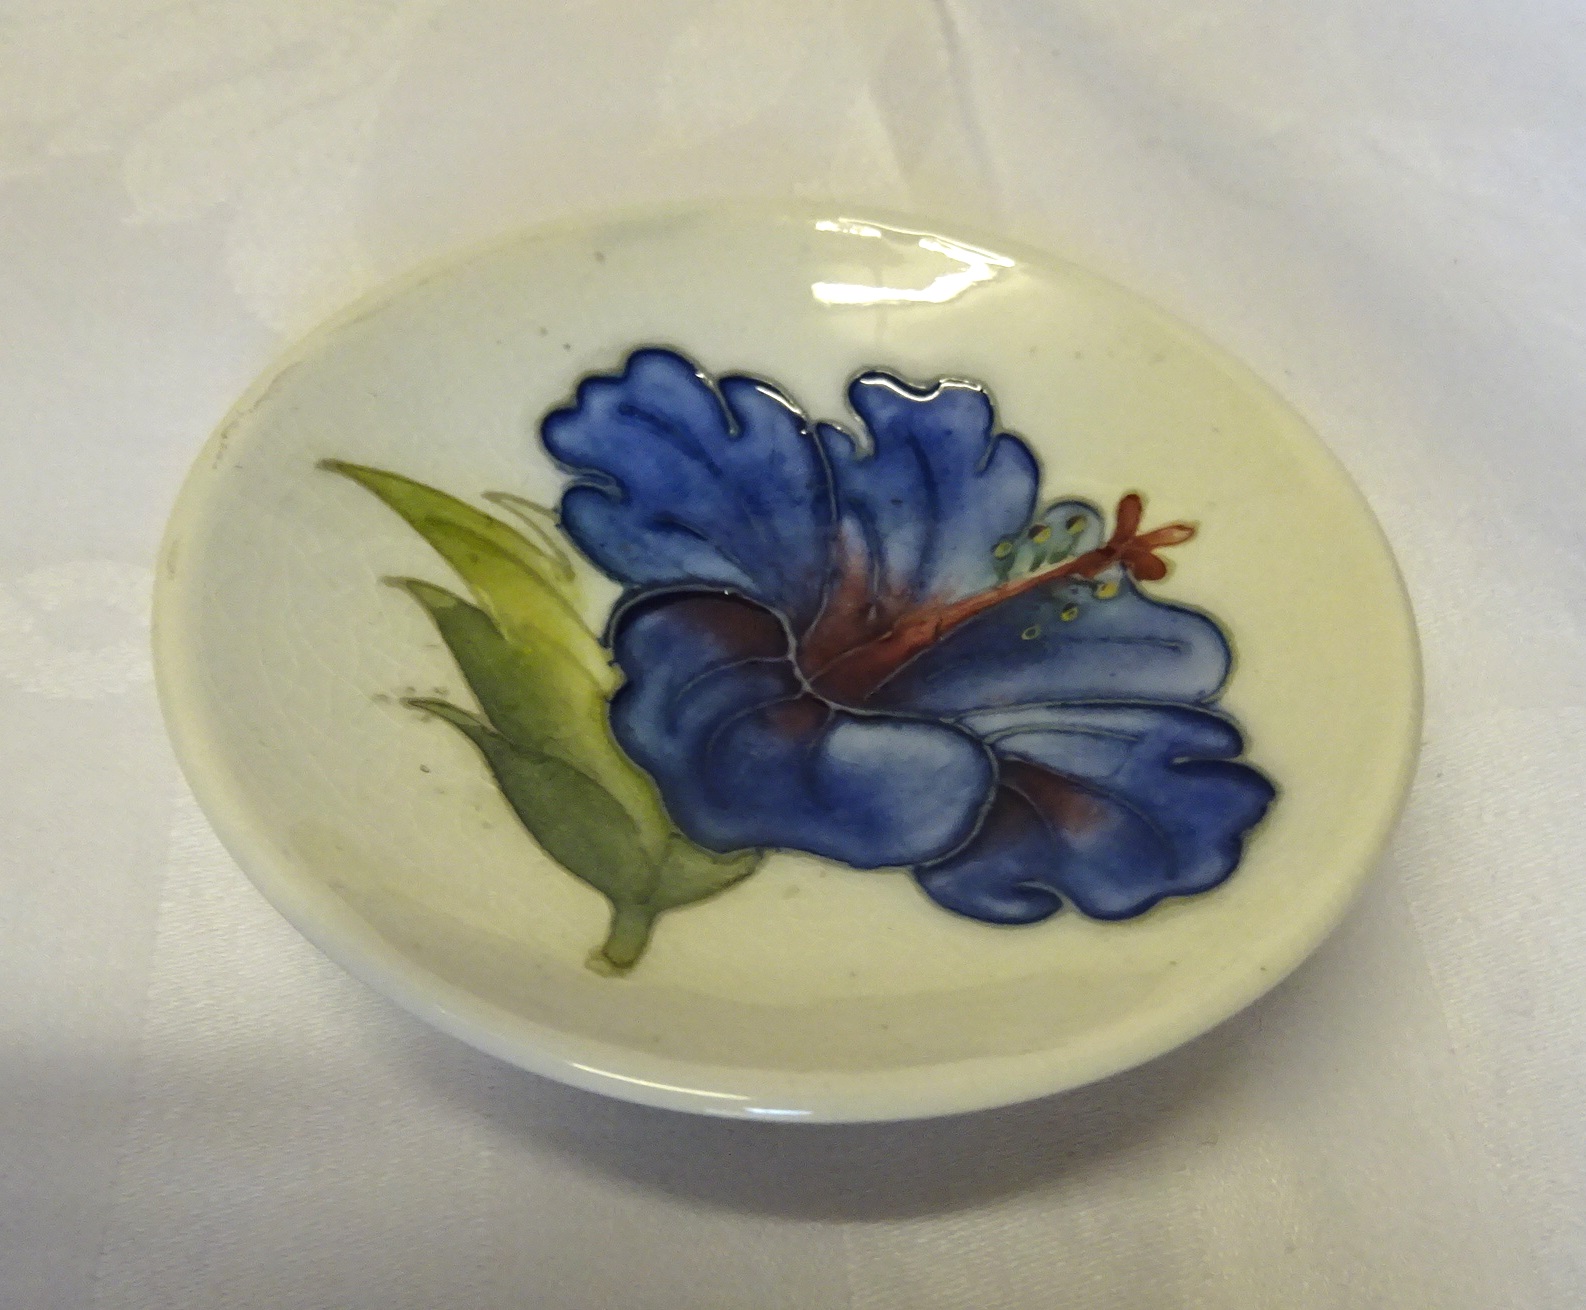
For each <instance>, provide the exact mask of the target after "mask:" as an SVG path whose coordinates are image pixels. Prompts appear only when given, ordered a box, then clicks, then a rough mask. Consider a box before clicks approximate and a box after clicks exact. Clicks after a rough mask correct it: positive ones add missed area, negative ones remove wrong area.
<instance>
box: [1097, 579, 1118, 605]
mask: <svg viewBox="0 0 1586 1310" xmlns="http://www.w3.org/2000/svg"><path fill="white" fill-rule="evenodd" d="M1117 594H1118V582H1117V580H1116V579H1111V580H1109V581H1107V582H1104V583H1102V584H1101V586H1099V587H1097V588H1096V597H1097V599H1098V600H1111V599H1112V598H1113V597H1114V596H1116V595H1117Z"/></svg>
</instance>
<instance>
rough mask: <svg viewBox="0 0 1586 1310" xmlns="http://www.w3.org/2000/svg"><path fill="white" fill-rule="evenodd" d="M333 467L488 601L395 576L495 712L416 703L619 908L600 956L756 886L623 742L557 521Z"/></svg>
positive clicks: (545, 844)
mask: <svg viewBox="0 0 1586 1310" xmlns="http://www.w3.org/2000/svg"><path fill="white" fill-rule="evenodd" d="M321 467H323V468H325V469H328V470H329V471H331V472H333V473H339V474H341V475H342V476H344V477H347V478H350V479H351V480H352V481H354V482H356V483H358V484H359V485H360V486H363V487H365V488H366V489H367V490H369V491H371V492H373V493H374V494H375V495H376V496H377V497H379V499H380V500H381V501H383V502H384V503H385V504H386V505H387V506H389V507H390V508H391V509H392V510H394V511H395V512H396V513H397V514H399V515H401V517H402V518H403V519H404V520H406V521H407V523H408V524H409V525H411V526H412V527H413V528H414V530H415V531H417V532H418V533H419V534H420V535H421V536H422V537H423V538H424V539H425V541H427V542H428V543H429V544H430V545H431V546H432V547H433V548H434V549H435V551H436V552H437V553H438V554H439V555H440V556H441V557H442V558H443V559H444V560H445V561H446V562H447V563H448V564H450V565H451V567H452V568H453V569H454V570H455V571H456V572H457V574H458V576H459V577H461V578H462V580H463V581H464V582H465V583H466V584H467V586H468V589H469V591H470V592H471V593H472V595H473V597H474V599H475V600H476V601H477V602H478V604H477V605H474V604H470V603H469V602H468V601H466V600H463V599H462V598H461V597H459V596H457V595H454V594H453V593H452V592H450V591H448V590H447V589H446V588H444V587H438V586H436V585H434V584H433V583H429V582H422V581H420V580H418V579H415V578H394V579H391V581H392V582H393V583H394V585H397V586H399V587H401V588H402V589H404V590H405V591H407V592H408V594H409V595H411V596H412V597H413V598H414V600H416V601H417V602H418V603H419V604H420V605H421V606H422V607H423V608H424V610H425V612H426V613H427V614H428V615H429V617H430V619H431V621H432V622H433V623H434V624H435V627H436V630H437V631H438V632H439V633H440V635H441V639H442V640H443V641H444V642H445V643H446V646H447V649H448V650H450V651H451V654H452V658H453V659H455V660H456V661H457V666H458V668H459V670H461V672H462V675H463V677H464V679H465V680H466V681H467V683H468V686H469V689H470V690H471V691H472V692H473V694H474V697H475V699H476V700H477V701H478V702H479V708H480V710H481V711H482V712H483V717H481V716H480V715H477V714H474V713H471V712H470V711H468V710H465V709H461V708H459V707H458V706H456V705H452V704H450V703H448V702H446V701H442V700H431V699H417V700H413V701H410V702H409V703H410V704H412V705H414V706H416V707H418V708H420V709H423V710H425V711H427V712H428V713H430V714H433V715H435V716H436V717H438V718H441V719H444V720H445V721H446V722H448V723H450V724H451V725H452V726H453V727H454V728H456V729H457V730H458V731H460V732H461V733H463V734H464V735H465V736H466V737H467V738H468V739H469V740H470V741H471V742H473V744H474V746H475V747H476V748H477V749H478V750H479V752H480V754H481V755H483V756H484V759H485V763H486V764H487V765H488V766H489V768H490V771H491V774H492V775H493V776H494V778H495V780H496V784H497V785H498V786H499V787H500V789H501V792H502V795H503V796H504V797H505V798H506V800H507V803H508V804H509V805H510V806H511V807H512V810H513V812H514V813H515V814H516V815H517V816H518V819H519V820H520V821H521V822H522V824H523V826H524V827H525V828H526V829H527V830H528V832H529V834H530V836H532V837H533V838H534V839H535V840H536V841H537V842H538V843H539V844H540V846H541V847H542V848H543V849H544V850H545V851H546V853H547V854H549V855H550V856H551V858H552V859H554V860H556V862H557V863H558V864H560V865H561V866H562V867H563V868H564V869H566V870H567V871H568V872H569V873H571V874H573V876H575V877H577V878H579V879H581V880H582V881H583V882H585V883H587V884H588V885H589V886H591V887H593V888H594V889H595V890H596V891H598V892H600V893H601V894H602V895H603V896H605V897H606V899H607V900H608V901H609V902H610V903H611V907H612V917H611V929H610V933H609V935H608V937H607V939H606V942H605V943H604V945H603V946H602V947H601V948H600V949H599V950H598V951H597V952H596V953H595V954H594V956H592V957H591V961H590V963H591V965H592V967H595V968H597V969H599V970H601V971H602V972H607V973H621V972H625V971H626V970H627V969H629V968H631V967H632V966H633V965H634V963H635V962H636V961H637V960H638V958H639V956H640V955H641V954H642V953H643V951H644V949H645V946H646V945H647V944H648V942H649V938H650V932H651V929H652V928H653V926H654V923H655V920H656V918H657V916H658V915H660V914H663V913H665V912H666V911H668V910H673V909H678V908H680V907H682V906H685V905H692V904H694V903H695V902H698V901H701V900H704V899H705V898H707V897H709V896H714V895H716V894H717V893H718V892H720V891H723V890H725V889H726V888H728V887H730V886H732V885H733V883H735V882H738V881H739V880H741V879H743V878H745V877H747V876H748V875H749V874H750V873H752V872H753V871H754V869H755V868H756V867H757V866H758V865H759V863H760V861H761V859H762V858H763V856H762V853H761V852H759V851H740V852H736V853H734V854H731V855H718V854H716V853H714V852H712V851H708V850H706V849H704V847H702V846H698V845H696V844H695V843H694V842H692V841H690V840H689V839H688V838H687V837H685V836H683V834H682V833H680V832H678V831H677V829H676V828H675V827H674V826H673V824H672V821H671V819H670V817H669V816H668V815H667V813H666V810H665V808H664V806H663V805H662V802H661V796H660V793H659V791H657V789H656V786H655V783H654V781H653V780H652V779H651V778H650V776H649V775H648V774H646V773H645V772H644V771H643V770H641V769H640V768H638V767H637V766H636V765H635V764H634V763H633V762H632V761H631V760H630V759H629V758H628V757H627V755H625V754H624V753H623V751H622V748H621V747H620V746H618V744H617V741H616V739H615V738H614V737H613V736H612V735H611V726H610V723H609V721H608V719H607V713H606V706H607V700H608V698H609V696H610V694H611V692H612V691H613V690H614V689H615V688H616V686H617V683H618V681H619V675H618V673H617V671H616V670H615V669H614V668H613V667H612V665H611V662H610V660H609V659H608V658H607V655H606V651H605V648H604V647H603V646H601V644H600V643H599V642H598V641H597V640H596V639H595V637H594V635H593V634H592V633H591V632H590V631H589V629H588V628H587V627H586V626H585V624H584V622H583V620H582V619H581V618H580V617H579V614H578V611H577V609H576V601H577V596H576V593H575V587H576V577H577V575H576V572H575V570H574V568H573V566H572V563H571V561H570V560H569V558H568V556H567V554H566V552H565V551H564V550H563V549H562V547H561V545H560V544H559V543H558V542H557V540H556V538H555V537H554V536H553V535H552V530H553V529H554V527H555V517H554V515H552V514H551V512H550V511H549V510H546V509H544V508H543V507H541V506H538V505H535V504H533V503H532V502H530V501H526V500H523V499H522V498H521V497H517V496H511V495H508V494H506V493H493V494H491V495H490V496H489V497H487V499H491V500H493V501H495V503H497V504H500V505H501V506H503V507H504V508H505V509H507V510H509V511H510V512H512V513H513V514H515V515H517V516H518V517H519V518H520V519H522V520H523V523H524V526H525V527H526V528H527V529H528V530H529V531H530V532H531V533H532V534H533V535H534V537H535V538H536V540H533V541H531V540H529V539H528V538H526V537H524V536H523V534H522V533H520V532H518V531H517V530H516V529H514V528H513V527H511V526H510V525H508V524H506V523H503V522H501V521H500V520H499V519H496V518H493V517H491V516H490V515H489V514H486V513H484V512H483V511H481V510H478V509H475V508H474V507H473V506H471V505H468V504H466V503H465V502H463V501H460V500H458V499H456V498H455V497H453V496H448V495H446V494H445V493H444V492H441V491H436V490H435V489H433V488H431V487H426V486H424V485H423V484H422V483H419V482H414V481H413V480H412V479H410V478H405V477H402V476H401V475H400V474H396V473H387V472H384V471H382V470H380V469H372V468H367V467H365V466H363V465H358V464H348V463H345V462H343V461H340V460H325V461H324V462H323V464H322V465H321Z"/></svg>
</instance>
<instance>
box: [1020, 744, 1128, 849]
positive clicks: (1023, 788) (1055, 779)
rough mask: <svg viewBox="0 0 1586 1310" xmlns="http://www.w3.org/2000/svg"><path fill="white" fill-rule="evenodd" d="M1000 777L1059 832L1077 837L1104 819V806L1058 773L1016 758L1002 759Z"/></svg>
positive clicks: (1105, 817) (1105, 810) (1104, 820)
mask: <svg viewBox="0 0 1586 1310" xmlns="http://www.w3.org/2000/svg"><path fill="white" fill-rule="evenodd" d="M1002 780H1003V784H1004V785H1005V786H1007V787H1010V788H1011V789H1013V790H1014V791H1016V792H1018V793H1019V794H1020V795H1022V796H1023V797H1024V798H1025V799H1026V800H1027V801H1029V802H1030V804H1031V805H1032V806H1033V807H1034V808H1035V809H1036V810H1038V811H1039V812H1040V813H1041V815H1042V816H1043V817H1044V818H1045V819H1046V820H1047V821H1048V822H1049V823H1051V824H1052V826H1053V827H1055V828H1058V829H1059V830H1061V831H1062V832H1066V833H1071V834H1073V835H1074V836H1076V837H1080V836H1084V835H1085V834H1086V833H1088V832H1091V831H1093V830H1094V829H1096V828H1099V827H1100V826H1101V825H1102V824H1104V823H1106V821H1107V817H1108V816H1107V808H1106V806H1104V805H1103V804H1102V803H1101V802H1100V801H1099V800H1097V799H1096V797H1095V796H1094V795H1092V794H1091V793H1090V792H1089V791H1087V790H1086V789H1085V788H1083V787H1081V786H1079V784H1077V783H1075V782H1073V781H1071V780H1070V779H1068V778H1065V777H1063V776H1062V775H1061V774H1058V773H1053V772H1051V771H1050V770H1048V769H1043V768H1040V767H1038V766H1037V765H1034V764H1025V763H1023V762H1022V761H1019V760H1004V761H1003V762H1002Z"/></svg>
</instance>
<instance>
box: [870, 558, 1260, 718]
mask: <svg viewBox="0 0 1586 1310" xmlns="http://www.w3.org/2000/svg"><path fill="white" fill-rule="evenodd" d="M1117 585H1118V587H1119V590H1118V593H1117V594H1116V595H1115V596H1113V597H1112V598H1111V599H1107V600H1104V599H1102V598H1101V596H1100V595H1099V594H1098V593H1097V592H1096V590H1095V588H1094V587H1093V586H1091V585H1089V584H1086V583H1083V582H1070V583H1066V584H1065V583H1063V582H1058V583H1055V584H1053V585H1052V586H1051V587H1047V588H1042V589H1040V590H1037V591H1031V592H1026V593H1025V594H1024V595H1022V596H1016V597H1014V598H1013V599H1011V600H1008V601H1005V602H1003V603H1002V604H1001V605H997V606H995V607H993V608H992V609H989V610H987V611H985V613H983V614H981V615H979V616H978V617H976V618H973V619H970V620H969V621H968V622H967V623H965V624H963V625H962V626H961V627H959V628H956V629H954V630H953V631H952V632H950V633H948V634H947V636H945V637H943V638H942V639H941V640H940V641H938V642H936V643H935V644H934V645H932V646H929V647H927V648H926V649H925V650H923V651H922V652H921V653H920V654H919V655H917V656H915V657H914V659H913V660H911V661H910V662H909V663H908V664H905V665H904V666H903V667H902V668H901V669H899V670H898V671H897V672H896V673H895V674H893V675H892V677H891V678H890V679H889V680H888V681H887V682H885V683H883V684H882V686H881V687H880V688H878V689H877V690H876V691H875V692H874V693H873V694H872V695H871V697H870V699H869V701H868V703H869V704H871V705H875V706H878V707H885V708H890V709H896V710H909V711H914V712H919V713H929V714H939V715H942V716H946V717H953V716H957V715H960V714H964V713H968V712H971V711H975V710H986V709H997V708H1001V707H1006V706H1013V705H1024V704H1031V703H1035V704H1041V703H1065V702H1069V701H1093V700H1101V701H1120V700H1121V701H1176V702H1182V703H1185V704H1195V703H1199V702H1204V701H1209V700H1211V699H1212V698H1214V697H1215V696H1216V695H1217V693H1218V692H1219V691H1220V690H1221V689H1222V685H1223V683H1224V681H1225V680H1226V679H1227V677H1228V669H1229V665H1230V663H1231V661H1232V656H1231V654H1230V652H1229V649H1228V642H1227V640H1226V639H1225V638H1224V637H1223V634H1222V631H1221V629H1219V628H1218V626H1217V624H1216V623H1214V622H1213V621H1212V620H1211V619H1209V618H1207V617H1206V615H1204V614H1201V613H1199V612H1198V611H1196V610H1191V609H1186V608H1184V607H1183V606H1181V605H1169V604H1166V603H1164V602H1162V601H1158V600H1152V599H1150V598H1149V597H1147V596H1145V595H1144V594H1142V593H1141V592H1140V591H1139V589H1138V588H1137V587H1136V586H1135V585H1134V583H1133V582H1132V581H1130V580H1129V579H1128V578H1122V579H1119V580H1117Z"/></svg>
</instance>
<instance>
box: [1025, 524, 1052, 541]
mask: <svg viewBox="0 0 1586 1310" xmlns="http://www.w3.org/2000/svg"><path fill="white" fill-rule="evenodd" d="M1051 535H1052V529H1051V528H1049V527H1047V526H1046V524H1044V523H1037V524H1036V525H1035V526H1034V527H1033V528H1031V529H1030V540H1031V541H1045V540H1046V539H1047V538H1048V537H1050V536H1051Z"/></svg>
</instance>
